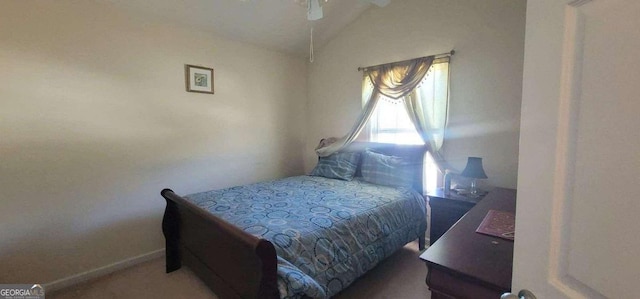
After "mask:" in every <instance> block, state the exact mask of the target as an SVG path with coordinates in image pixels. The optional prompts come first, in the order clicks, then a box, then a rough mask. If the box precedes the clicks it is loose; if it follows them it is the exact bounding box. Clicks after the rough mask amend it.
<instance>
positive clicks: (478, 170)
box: [460, 157, 487, 196]
mask: <svg viewBox="0 0 640 299" xmlns="http://www.w3.org/2000/svg"><path fill="white" fill-rule="evenodd" d="M460 175H461V176H463V177H467V178H471V188H470V190H469V192H470V193H471V195H472V196H477V195H478V185H477V180H478V179H486V178H487V174H486V173H484V169H483V168H482V158H479V157H469V159H468V160H467V166H466V167H465V168H464V170H463V171H462V173H460Z"/></svg>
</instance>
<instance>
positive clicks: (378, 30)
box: [305, 0, 526, 188]
mask: <svg viewBox="0 0 640 299" xmlns="http://www.w3.org/2000/svg"><path fill="white" fill-rule="evenodd" d="M525 8H526V2H525V1H524V0H491V1H477V0H403V1H392V2H391V4H390V5H389V6H387V7H384V8H373V9H370V10H368V11H366V12H365V13H364V14H363V15H362V16H361V17H360V18H359V19H358V20H356V21H355V22H354V23H352V24H351V25H349V26H348V27H347V28H346V29H345V30H343V31H342V32H341V34H340V35H339V36H338V37H337V38H335V39H334V40H332V41H331V42H330V43H329V44H328V45H326V46H325V47H324V48H322V49H318V50H317V51H316V57H315V62H314V63H313V64H311V65H310V67H309V110H308V113H309V124H310V126H309V133H308V135H307V143H306V150H305V153H307V154H306V155H305V166H306V169H307V170H309V169H311V168H312V167H313V166H314V165H315V163H316V157H315V156H314V155H313V154H312V153H313V152H312V150H313V148H314V147H315V146H316V145H317V143H318V141H319V140H320V138H323V137H329V136H342V135H344V134H345V133H346V132H347V131H348V130H349V129H350V128H351V126H352V125H353V121H354V120H355V119H356V117H357V116H358V114H359V113H360V111H361V99H360V93H361V80H362V74H361V73H360V72H358V71H357V70H356V69H357V67H359V66H369V65H376V64H380V63H386V62H393V61H398V60H405V59H410V58H415V57H420V56H425V55H431V54H438V53H443V52H448V51H450V50H451V49H455V50H456V54H455V56H454V57H453V58H452V62H451V105H450V115H449V116H450V118H449V130H448V132H447V138H448V140H447V141H446V144H445V147H444V148H443V150H444V154H445V157H446V158H447V159H448V160H449V161H450V162H451V163H452V164H453V165H454V166H456V167H458V170H462V169H463V168H464V165H465V164H466V158H467V157H468V156H479V157H483V158H484V160H483V162H484V166H485V170H486V172H487V175H488V176H489V179H488V180H486V183H487V184H489V185H492V186H501V187H511V188H515V187H516V181H517V169H518V136H519V125H520V102H521V92H522V65H523V52H524V25H525Z"/></svg>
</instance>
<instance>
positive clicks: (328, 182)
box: [161, 143, 426, 298]
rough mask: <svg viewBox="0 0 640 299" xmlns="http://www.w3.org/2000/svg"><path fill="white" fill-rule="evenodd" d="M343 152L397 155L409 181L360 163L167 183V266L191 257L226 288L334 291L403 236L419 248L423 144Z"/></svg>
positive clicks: (279, 293)
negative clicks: (350, 170) (175, 187)
mask: <svg viewBox="0 0 640 299" xmlns="http://www.w3.org/2000/svg"><path fill="white" fill-rule="evenodd" d="M345 152H349V153H357V154H358V155H360V153H362V155H365V154H368V155H371V152H373V153H375V154H380V155H386V156H389V157H394V158H400V159H401V160H402V161H403V164H402V165H403V171H404V172H403V176H405V177H406V178H408V181H407V182H406V184H404V185H400V186H395V185H393V186H386V184H382V185H381V184H380V183H372V182H371V180H367V178H368V172H366V171H368V169H370V168H365V165H360V163H358V165H359V166H358V169H357V170H356V171H355V173H354V176H355V177H354V178H353V179H349V180H340V179H335V178H327V177H323V176H296V177H289V178H285V179H281V180H275V181H270V182H261V183H256V184H250V185H245V186H237V187H233V188H227V189H222V190H212V191H206V192H200V193H196V194H190V195H187V196H179V195H177V194H176V193H174V192H173V191H171V190H170V189H164V190H162V192H161V194H162V196H163V197H164V198H165V199H166V202H167V207H166V210H165V214H164V218H163V222H162V229H163V233H164V235H165V240H166V270H167V272H172V271H175V270H177V269H179V268H180V267H181V266H182V265H186V266H188V267H189V268H190V269H191V270H192V271H193V272H194V273H195V274H196V275H197V276H198V277H199V278H200V279H201V280H202V281H203V282H205V283H206V284H207V285H208V286H209V287H210V288H211V289H212V290H213V291H214V292H215V293H216V294H217V295H218V296H219V297H220V298H328V297H331V296H333V295H335V294H337V293H339V292H340V291H341V290H342V289H343V288H345V287H347V286H348V285H350V284H351V283H352V282H353V281H355V280H356V279H357V278H358V277H360V276H361V275H363V274H364V273H366V272H367V271H368V270H370V269H372V268H373V267H374V266H375V265H376V264H377V263H378V262H380V261H381V260H383V259H384V258H386V257H388V256H389V255H391V254H392V253H393V252H395V251H396V250H397V249H399V248H401V247H402V246H404V245H405V244H406V243H408V242H411V241H413V240H415V239H418V241H419V246H420V247H421V249H422V248H423V247H424V234H425V230H426V216H425V215H426V213H425V208H426V207H425V201H424V199H423V197H422V195H421V194H422V165H423V163H422V162H423V157H424V152H425V149H424V147H423V146H400V145H391V144H371V143H355V144H353V145H352V146H350V148H349V149H348V150H346V151H345ZM363 159H364V158H363ZM363 163H364V162H363ZM319 165H320V163H319ZM316 168H318V167H316ZM376 170H377V169H376ZM314 171H315V169H314ZM363 173H364V176H363ZM385 182H386V181H385ZM383 183H384V182H383Z"/></svg>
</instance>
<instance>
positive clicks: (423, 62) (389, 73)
mask: <svg viewBox="0 0 640 299" xmlns="http://www.w3.org/2000/svg"><path fill="white" fill-rule="evenodd" d="M434 60H435V57H434V56H429V57H422V58H417V59H413V60H408V61H402V62H397V63H391V64H386V65H381V66H377V67H372V68H368V69H365V72H364V80H365V84H363V93H362V94H363V101H366V102H365V104H364V109H363V112H362V113H361V114H360V116H359V118H358V120H357V121H356V123H355V124H354V126H353V128H352V129H351V131H350V132H349V133H348V134H347V135H345V136H344V137H342V138H340V139H338V140H337V141H336V142H335V143H333V144H331V145H328V146H325V147H322V148H319V149H317V150H316V152H317V153H318V155H319V156H328V155H330V154H332V153H334V152H337V151H339V150H340V149H342V148H344V147H346V146H348V145H349V144H350V143H352V142H353V141H354V140H355V139H356V138H357V136H358V135H359V134H360V132H362V130H363V128H364V127H365V125H366V124H367V122H369V120H370V119H371V117H372V116H373V115H374V112H376V107H377V106H378V105H379V102H380V101H388V102H390V103H394V104H397V105H404V108H405V111H406V113H407V115H408V117H409V120H410V121H411V123H413V126H414V128H415V130H416V131H417V133H418V135H419V136H420V137H421V139H422V141H423V142H424V144H425V146H426V147H427V150H428V151H429V152H430V153H431V156H432V157H433V159H434V161H435V163H436V165H437V166H438V168H439V169H440V170H441V171H444V169H446V168H448V164H447V162H446V161H445V160H444V159H443V158H442V155H440V152H439V151H440V149H441V147H442V144H443V141H444V129H445V126H446V121H447V108H448V95H449V91H448V85H449V84H448V78H449V67H448V66H449V63H448V62H449V58H448V57H446V58H439V59H438V60H437V61H436V62H437V63H435V64H434ZM430 70H431V71H430ZM427 73H429V75H427ZM367 98H368V99H367ZM376 120H377V121H376V122H375V123H372V124H371V128H372V129H371V130H376V128H379V127H380V121H379V119H376Z"/></svg>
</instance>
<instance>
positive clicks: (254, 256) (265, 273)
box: [161, 143, 426, 298]
mask: <svg viewBox="0 0 640 299" xmlns="http://www.w3.org/2000/svg"><path fill="white" fill-rule="evenodd" d="M365 148H373V149H375V150H376V151H377V152H381V153H385V154H388V155H395V156H401V157H405V158H408V159H409V160H410V161H412V166H415V167H416V169H415V170H416V178H415V181H414V188H415V189H416V190H417V191H418V192H420V193H421V194H422V169H423V160H424V154H425V148H424V146H414V145H394V144H379V143H378V144H375V143H354V144H352V145H351V146H350V148H349V150H350V151H361V150H364V149H365ZM358 172H359V171H358ZM358 175H359V173H356V176H358ZM161 195H162V197H164V198H165V200H166V203H167V206H166V209H165V212H164V217H163V220H162V231H163V234H164V236H165V241H166V271H167V273H169V272H173V271H175V270H178V269H180V267H181V266H183V265H185V266H187V267H189V268H190V269H191V270H192V271H193V272H194V273H195V274H196V275H197V276H198V277H199V278H200V279H201V280H202V281H203V282H204V283H205V284H206V285H207V286H208V287H209V288H211V289H212V290H213V291H214V292H215V293H216V295H217V296H218V297H220V298H280V293H279V290H278V284H277V279H278V278H277V257H276V250H275V247H274V245H273V244H272V243H271V242H270V241H268V240H265V239H261V238H258V237H256V236H254V235H251V234H249V233H247V232H245V231H243V230H242V229H240V228H238V227H236V226H234V225H232V224H230V223H228V222H226V221H225V220H223V219H221V218H219V217H216V216H214V215H213V214H211V213H208V212H207V211H205V210H203V209H201V208H200V207H198V206H196V205H195V204H193V203H191V202H189V201H187V200H186V199H184V198H183V197H181V196H179V195H177V194H176V193H174V192H173V191H172V190H170V189H164V190H162V192H161ZM425 231H426V223H425V225H424V229H423V228H420V232H422V233H421V234H420V235H419V236H417V238H418V241H419V246H420V249H423V248H424V245H425V237H424V232H425Z"/></svg>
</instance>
